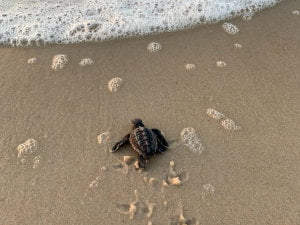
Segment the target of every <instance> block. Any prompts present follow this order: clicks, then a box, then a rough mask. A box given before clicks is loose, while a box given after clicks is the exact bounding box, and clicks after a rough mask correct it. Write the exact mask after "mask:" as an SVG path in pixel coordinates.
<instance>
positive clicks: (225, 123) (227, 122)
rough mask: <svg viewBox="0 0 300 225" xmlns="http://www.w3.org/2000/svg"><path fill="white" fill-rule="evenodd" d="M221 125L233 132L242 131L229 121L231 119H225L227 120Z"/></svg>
mask: <svg viewBox="0 0 300 225" xmlns="http://www.w3.org/2000/svg"><path fill="white" fill-rule="evenodd" d="M221 125H222V127H224V129H226V130H233V131H235V130H240V129H241V127H240V126H237V125H236V124H235V122H234V121H233V120H232V119H229V118H228V119H225V120H222V121H221Z"/></svg>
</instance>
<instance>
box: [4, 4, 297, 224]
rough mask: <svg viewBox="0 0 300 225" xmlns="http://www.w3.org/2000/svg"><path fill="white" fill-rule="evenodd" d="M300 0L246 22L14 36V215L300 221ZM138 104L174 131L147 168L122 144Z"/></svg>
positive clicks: (8, 163)
mask: <svg viewBox="0 0 300 225" xmlns="http://www.w3.org/2000/svg"><path fill="white" fill-rule="evenodd" d="M299 9H300V2H299V1H295V0H294V1H284V2H283V3H280V4H278V5H276V6H275V7H274V8H271V9H267V10H264V11H263V12H261V13H259V14H257V15H255V16H254V17H253V18H252V19H251V20H249V21H245V20H242V19H241V18H237V19H234V20H231V21H228V22H230V23H232V24H234V26H236V27H237V28H238V29H239V32H238V33H236V34H234V35H232V34H229V33H227V32H225V31H224V29H223V27H222V25H223V22H221V23H218V24H215V25H206V26H200V27H196V28H194V29H192V30H187V31H181V32H175V33H167V34H161V35H156V36H149V37H142V38H131V39H124V40H116V41H108V42H103V43H86V44H78V45H51V46H46V47H32V48H9V47H5V46H2V47H1V48H0V53H1V57H0V69H1V71H0V118H1V126H0V224H1V225H2V224H3V225H4V224H5V225H17V224H20V225H21V224H22V225H27V224H28V225H44V224H49V225H63V224H72V225H73V224H74V225H77V224H78V225H79V224H80V225H96V224H106V225H116V224H129V225H130V224H132V225H137V224H138V225H143V224H144V225H147V224H148V225H167V224H170V225H177V224H182V225H183V224H188V225H196V224H199V225H200V224H201V225H202V224H203V225H204V224H205V225H217V224H218V225H238V224H239V225H244V224H245V225H246V224H247V225H260V224H261V225H268V224H270V225H271V224H272V225H297V224H300V191H299V190H300V164H299V162H300V153H299V149H300V135H299V134H300V126H299V124H300V113H299V112H300V100H299V96H300V91H299V90H300V89H299V87H300V77H299V76H300V61H299V59H300V16H299V15H298V14H297V13H293V12H294V11H297V10H299ZM152 42H155V43H158V44H159V48H157V47H156V48H155V50H153V49H152V48H151V49H150V50H149V46H148V45H149V44H150V43H152ZM55 56H56V58H55ZM58 56H59V57H58ZM83 59H85V60H83ZM82 60H83V61H82ZM186 65H188V66H186ZM191 65H192V66H191ZM113 79H114V80H113ZM133 118H142V119H143V121H144V123H145V125H146V126H147V127H149V128H158V129H160V130H161V131H163V133H164V135H165V137H166V139H167V140H168V142H169V143H170V149H169V150H168V151H167V152H166V153H164V154H157V155H155V156H154V157H152V158H151V159H150V160H149V162H148V165H147V169H146V170H145V171H137V170H136V169H135V164H136V163H135V162H134V158H132V157H131V156H133V157H136V153H135V152H134V151H132V150H131V148H130V146H129V145H126V146H124V147H122V148H120V150H119V151H118V152H116V153H111V152H109V149H110V148H111V146H112V145H113V144H114V143H115V142H117V141H119V140H121V138H122V137H123V136H124V135H125V134H127V133H128V132H129V131H130V129H131V128H130V127H131V126H130V120H131V119H133ZM123 160H125V161H123Z"/></svg>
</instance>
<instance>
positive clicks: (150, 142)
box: [129, 127, 157, 159]
mask: <svg viewBox="0 0 300 225" xmlns="http://www.w3.org/2000/svg"><path fill="white" fill-rule="evenodd" d="M129 142H130V144H131V146H132V147H133V149H134V150H135V151H137V152H138V153H139V154H141V155H142V156H143V157H144V158H145V159H148V158H149V157H151V156H152V155H153V154H154V153H155V151H156V149H157V137H156V135H155V134H154V133H153V132H152V130H150V129H148V128H146V127H138V128H136V129H134V130H133V131H132V132H131V134H130V138H129Z"/></svg>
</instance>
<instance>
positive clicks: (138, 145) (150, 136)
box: [112, 119, 169, 169]
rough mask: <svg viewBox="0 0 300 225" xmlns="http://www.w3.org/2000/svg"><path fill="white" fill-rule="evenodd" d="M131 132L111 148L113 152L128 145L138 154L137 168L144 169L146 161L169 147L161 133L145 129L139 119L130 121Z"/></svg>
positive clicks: (156, 130)
mask: <svg viewBox="0 0 300 225" xmlns="http://www.w3.org/2000/svg"><path fill="white" fill-rule="evenodd" d="M131 124H132V131H131V133H129V134H126V135H125V137H123V139H122V140H121V141H119V142H117V143H116V144H115V145H114V146H113V147H112V152H115V151H117V150H118V149H119V147H120V146H121V145H123V144H126V143H130V144H131V146H132V148H133V149H134V150H135V151H137V153H138V154H139V157H138V167H139V168H140V169H144V168H145V167H146V163H147V161H148V159H149V158H150V157H151V156H153V155H154V153H162V152H165V151H166V150H167V148H168V146H169V144H168V143H167V141H166V139H165V138H164V136H163V135H162V134H161V131H160V130H158V129H149V128H147V127H145V125H144V124H143V121H142V120H141V119H134V120H132V121H131Z"/></svg>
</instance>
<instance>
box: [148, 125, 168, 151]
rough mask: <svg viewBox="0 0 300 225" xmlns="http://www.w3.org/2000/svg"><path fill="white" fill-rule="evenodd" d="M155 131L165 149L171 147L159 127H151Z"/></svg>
mask: <svg viewBox="0 0 300 225" xmlns="http://www.w3.org/2000/svg"><path fill="white" fill-rule="evenodd" d="M151 130H152V131H153V133H154V134H155V135H156V136H157V140H158V142H159V143H160V144H161V145H163V146H164V147H165V150H166V148H167V147H169V144H168V142H167V141H166V139H165V137H164V136H163V135H162V134H161V131H160V130H158V129H151Z"/></svg>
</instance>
